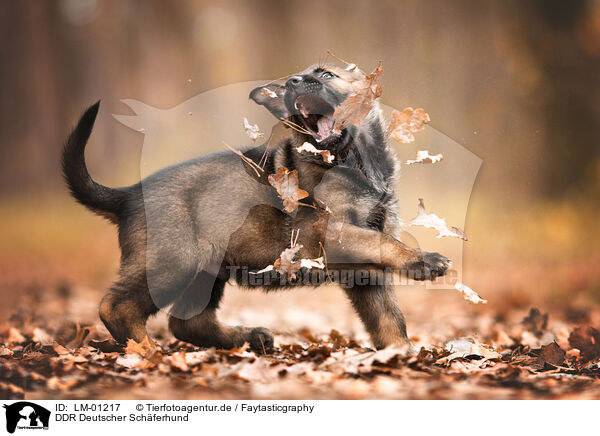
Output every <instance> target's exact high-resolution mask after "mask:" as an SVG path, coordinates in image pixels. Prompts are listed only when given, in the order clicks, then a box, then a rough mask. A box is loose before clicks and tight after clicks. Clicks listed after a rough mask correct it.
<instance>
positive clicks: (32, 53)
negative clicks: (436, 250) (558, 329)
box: [0, 0, 600, 327]
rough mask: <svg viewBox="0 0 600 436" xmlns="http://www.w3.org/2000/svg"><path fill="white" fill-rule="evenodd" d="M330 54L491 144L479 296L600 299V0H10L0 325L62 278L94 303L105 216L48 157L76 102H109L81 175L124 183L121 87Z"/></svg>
mask: <svg viewBox="0 0 600 436" xmlns="http://www.w3.org/2000/svg"><path fill="white" fill-rule="evenodd" d="M328 50H331V51H332V52H334V53H335V54H336V55H338V56H340V57H341V58H344V59H348V60H349V61H352V62H355V63H356V64H358V65H359V66H361V67H363V68H365V69H369V68H372V67H373V66H375V65H376V63H377V61H379V60H381V61H382V62H383V65H384V68H385V70H384V71H385V72H384V74H383V76H382V80H381V82H382V85H383V88H384V94H383V102H384V103H386V104H389V105H392V106H394V107H397V108H403V107H405V106H413V107H423V108H425V109H426V110H427V112H428V113H429V114H430V115H431V118H432V123H431V125H432V126H433V127H434V128H435V129H437V130H439V131H441V132H443V133H445V134H446V135H448V136H449V137H450V138H452V139H454V140H456V141H457V142H459V143H460V144H462V145H464V146H465V147H466V148H468V149H469V150H470V151H472V152H473V153H475V154H476V155H478V156H479V157H480V158H481V159H483V165H482V167H481V170H480V172H479V175H478V179H477V181H476V184H475V187H474V189H473V193H472V197H471V205H470V208H469V211H468V215H467V221H466V223H465V230H466V232H467V234H468V235H469V239H470V240H469V242H468V243H466V245H465V264H464V271H465V277H466V278H465V282H466V283H467V284H469V286H471V287H473V288H474V289H476V290H478V291H479V293H480V294H481V295H482V296H483V297H484V298H485V297H487V298H488V299H489V300H490V304H489V305H488V307H491V308H490V309H489V310H494V311H498V312H501V311H502V310H503V309H502V308H503V306H502V305H503V304H507V305H516V306H518V307H521V308H523V309H524V310H525V308H527V307H529V305H531V304H536V305H538V306H544V305H545V306H554V307H562V306H569V307H571V306H578V307H582V308H584V309H586V310H589V308H591V307H594V308H595V307H596V306H595V304H597V303H598V302H600V269H599V268H598V265H599V264H600V262H599V261H600V250H599V249H598V246H599V244H598V243H599V242H600V241H599V240H598V239H599V238H598V234H599V232H598V228H597V226H598V212H599V211H600V204H599V201H598V199H599V198H600V151H599V150H600V129H599V128H598V126H599V125H600V104H598V103H599V102H600V80H599V78H600V1H591V0H588V1H586V0H572V1H561V0H537V1H535V0H526V1H516V0H515V1H476V2H474V1H452V2H448V1H444V0H436V1H427V2H423V1H418V0H403V1H391V0H388V1H326V2H325V1H319V0H302V1H270V2H269V1H254V0H246V1H220V2H212V1H206V2H203V1H181V0H176V1H159V0H146V1H112V0H106V1H101V0H56V1H47V2H39V1H35V0H29V1H19V2H14V1H8V0H2V1H1V3H0V65H1V70H0V96H1V98H0V156H1V158H0V216H1V222H2V227H1V228H0V249H1V251H0V268H1V270H0V303H3V304H0V320H1V319H5V318H4V317H5V316H8V315H9V314H11V313H13V312H14V308H15V307H17V305H18V303H19V302H23V301H24V300H23V299H24V298H34V299H38V300H40V299H43V298H44V296H45V295H46V296H47V295H50V294H48V292H50V291H52V292H55V291H56V292H59V293H61V292H62V293H63V294H64V295H70V293H71V292H73V289H74V290H75V291H74V293H75V294H77V292H79V291H80V290H84V289H88V290H91V291H93V292H92V293H91V294H90V295H91V296H90V297H89V299H87V300H86V302H87V303H89V313H91V314H93V313H94V312H95V307H96V304H97V301H98V299H99V297H100V295H101V294H102V293H103V289H105V288H106V287H108V285H109V283H110V282H111V281H112V280H113V279H114V278H115V273H116V268H117V265H118V247H117V240H116V237H115V231H114V228H113V226H112V225H110V224H109V223H107V222H105V221H103V220H102V219H101V218H98V217H96V216H93V215H92V214H91V213H89V212H87V211H86V210H84V209H83V208H82V207H80V206H78V205H76V204H75V203H74V201H72V199H70V198H69V196H68V194H67V191H66V189H65V187H64V184H63V182H62V179H61V174H60V170H59V157H60V150H61V147H62V143H63V141H64V139H65V138H66V136H67V134H68V132H69V130H70V128H71V127H72V126H73V125H74V123H75V122H76V120H77V119H78V116H79V115H80V113H81V111H82V110H83V109H84V108H85V107H87V106H88V105H90V104H91V103H93V102H95V101H97V100H98V99H102V108H101V111H100V115H99V119H98V121H97V124H96V128H95V129H94V133H93V135H92V141H91V144H92V145H91V146H90V147H89V148H88V153H87V160H88V163H89V167H90V171H91V173H92V175H93V176H94V178H95V179H96V180H98V181H100V182H101V183H103V184H106V185H110V186H119V185H125V184H130V183H133V182H136V181H137V180H138V178H139V173H140V167H139V162H140V151H141V147H142V143H143V135H141V134H139V133H137V132H134V131H132V130H130V129H127V128H126V127H124V126H122V125H121V124H119V123H118V122H116V121H115V120H114V119H113V118H112V117H111V116H110V114H112V113H128V109H126V108H125V107H124V106H123V104H122V103H120V99H123V98H134V99H137V100H141V101H143V102H145V103H147V104H150V105H152V106H156V107H159V108H169V107H172V106H175V105H177V104H179V103H180V102H182V101H184V100H186V99H188V98H190V97H192V96H194V95H196V94H198V93H200V92H203V91H206V90H209V89H212V88H215V87H219V86H223V85H226V84H230V83H235V82H242V81H247V80H258V79H264V78H277V77H281V76H285V75H287V74H289V73H290V72H294V71H298V70H300V69H302V68H304V67H305V66H306V65H309V64H312V63H315V62H317V61H319V60H320V59H321V60H322V59H323V58H324V56H325V55H326V53H327V51H328ZM188 79H191V82H190V81H188ZM57 290H58V291H57ZM82 292H83V291H82ZM63 294H61V295H63ZM339 294H340V296H339V298H340V299H341V298H342V297H341V293H339ZM32 295H33V297H32ZM64 295H63V296H64ZM82 295H83V294H82ZM86 298H87V297H86ZM256 298H262V297H256ZM286 298H287V297H286ZM290 298H292V297H290ZM432 298H433V297H432ZM440 298H441V297H440ZM27 301H29V300H27ZM261 301H262V300H261ZM336 301H337V300H336ZM422 303H423V304H427V305H430V304H432V302H431V301H429V302H428V303H425V300H423V301H422ZM82 304H83V303H82ZM82 307H83V306H80V308H82ZM431 307H434V305H433V304H432V306H431ZM460 307H461V309H462V310H464V311H467V310H475V309H470V308H469V307H468V306H464V305H461V306H460ZM81 310H84V309H83V308H82V309H81ZM311 310H313V309H311ZM407 310H408V312H409V314H408V320H409V325H411V326H413V327H414V325H415V324H416V322H414V321H412V320H411V315H410V310H411V309H410V308H407ZM477 310H479V309H477ZM481 310H483V309H481ZM93 316H95V315H93ZM290 322H291V321H290ZM299 322H300V321H299ZM302 322H304V321H302ZM269 327H272V326H269ZM331 327H333V326H331Z"/></svg>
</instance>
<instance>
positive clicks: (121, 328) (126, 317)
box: [99, 274, 158, 344]
mask: <svg viewBox="0 0 600 436" xmlns="http://www.w3.org/2000/svg"><path fill="white" fill-rule="evenodd" d="M157 311H158V307H157V306H156V305H155V304H154V301H152V298H151V296H150V293H149V292H148V288H147V286H146V279H145V276H144V275H143V274H142V277H135V278H132V277H129V278H127V277H124V278H122V279H121V280H119V281H118V282H116V283H115V284H114V285H113V286H112V287H111V289H110V292H109V293H108V294H106V295H105V296H104V298H103V299H102V301H101V302H100V309H99V314H100V319H101V320H102V322H103V323H104V325H105V326H106V328H107V329H108V331H109V332H110V334H111V335H112V336H113V338H115V340H116V341H117V342H120V343H123V344H124V343H125V342H127V339H133V340H134V341H136V342H141V341H142V340H143V339H144V337H145V336H146V335H147V333H146V321H147V320H148V317H149V316H150V315H153V314H155V313H156V312H157Z"/></svg>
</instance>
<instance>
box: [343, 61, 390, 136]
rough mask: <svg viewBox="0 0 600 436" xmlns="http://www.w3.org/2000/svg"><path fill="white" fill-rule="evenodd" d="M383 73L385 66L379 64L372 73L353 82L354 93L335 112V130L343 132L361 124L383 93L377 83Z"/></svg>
mask: <svg viewBox="0 0 600 436" xmlns="http://www.w3.org/2000/svg"><path fill="white" fill-rule="evenodd" d="M381 73H383V66H382V65H379V66H378V67H377V68H376V69H375V70H374V71H373V72H372V73H371V74H367V75H366V76H365V77H364V78H363V79H360V80H356V81H354V82H352V89H353V91H354V93H352V94H350V96H349V97H348V98H346V100H344V101H343V102H342V103H341V104H340V105H339V106H338V107H337V108H336V109H335V111H334V112H333V118H335V124H334V126H333V130H334V131H336V132H341V131H342V130H344V129H345V128H346V127H348V126H349V125H354V126H359V125H360V124H361V123H362V122H363V120H364V119H365V118H366V117H367V115H369V112H371V109H373V104H374V103H375V100H376V99H377V98H379V97H381V94H382V93H383V90H382V89H381V86H380V85H379V84H378V83H377V81H378V80H379V76H381Z"/></svg>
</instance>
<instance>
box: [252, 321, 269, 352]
mask: <svg viewBox="0 0 600 436" xmlns="http://www.w3.org/2000/svg"><path fill="white" fill-rule="evenodd" d="M248 342H249V343H250V349H252V350H253V351H254V352H256V353H259V354H260V353H264V354H268V353H271V352H272V351H273V344H274V341H273V332H271V330H269V329H267V328H264V327H255V328H253V329H252V330H250V334H249V336H248Z"/></svg>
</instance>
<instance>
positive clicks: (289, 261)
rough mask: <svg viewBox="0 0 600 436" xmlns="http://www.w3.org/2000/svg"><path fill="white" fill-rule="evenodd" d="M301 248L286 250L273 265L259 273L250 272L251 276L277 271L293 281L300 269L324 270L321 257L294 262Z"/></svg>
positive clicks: (295, 246) (300, 246) (294, 247)
mask: <svg viewBox="0 0 600 436" xmlns="http://www.w3.org/2000/svg"><path fill="white" fill-rule="evenodd" d="M301 248H302V245H300V244H298V245H294V246H293V247H291V248H286V249H285V250H283V251H282V252H281V254H280V255H279V258H278V259H277V260H276V261H275V262H273V265H269V266H267V267H265V268H263V269H261V270H260V271H256V272H252V273H251V274H262V273H265V272H268V271H277V272H278V273H279V274H283V275H285V276H286V277H287V278H288V279H291V280H295V279H296V273H297V272H298V271H300V269H301V268H307V269H311V268H319V269H323V268H325V264H324V263H323V257H317V258H316V259H299V260H295V258H296V255H297V254H298V251H299V250H300V249H301Z"/></svg>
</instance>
